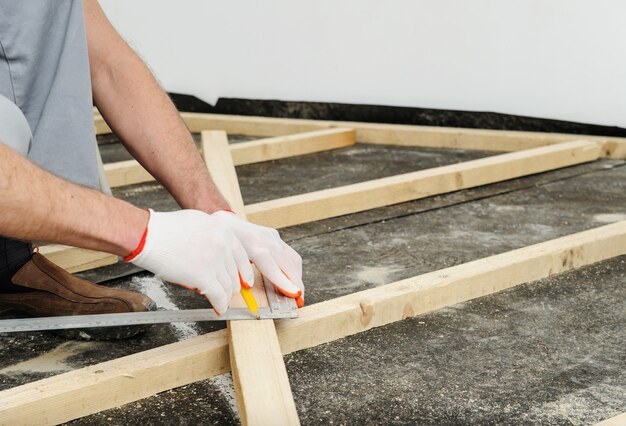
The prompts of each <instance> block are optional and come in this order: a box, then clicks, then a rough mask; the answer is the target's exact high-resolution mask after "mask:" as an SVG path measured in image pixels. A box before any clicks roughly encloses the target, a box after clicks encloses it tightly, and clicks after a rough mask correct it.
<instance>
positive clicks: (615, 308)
mask: <svg viewBox="0 0 626 426" xmlns="http://www.w3.org/2000/svg"><path fill="white" fill-rule="evenodd" d="M120 152H121V150H120V149H119V146H117V145H116V144H115V143H111V144H109V154H107V155H109V157H108V158H105V161H112V160H111V158H116V157H115V156H114V155H113V154H115V155H118V157H117V158H121V156H123V154H120ZM485 155H488V153H476V152H463V151H445V150H421V149H408V148H394V147H372V146H360V145H359V146H356V147H353V148H348V149H344V150H338V151H335V152H332V153H322V154H314V155H309V156H303V157H299V158H293V159H287V160H281V161H276V162H268V163H262V164H255V165H249V166H242V167H238V174H239V176H240V182H241V186H242V191H243V194H244V198H245V201H246V202H247V203H251V202H255V201H260V200H265V199H271V198H276V197H280V196H284V195H288V194H291V193H300V192H305V191H312V190H316V189H321V188H325V187H329V186H337V185H342V184H347V183H352V182H357V181H362V180H366V179H372V178H375V177H381V176H387V175H391V174H396V173H402V172H407V171H411V170H416V169H420V168H428V167H434V166H438V165H442V164H449V163H454V162H457V161H465V160H467V159H470V158H476V157H481V156H485ZM105 157H106V156H105ZM115 193H116V195H117V196H119V197H122V198H125V199H127V200H129V201H132V202H134V203H136V204H139V205H142V206H153V207H156V208H157V209H163V210H170V209H173V208H175V203H174V202H173V200H172V199H171V198H170V197H169V196H168V195H167V194H166V193H165V192H164V191H163V190H162V189H161V188H160V187H159V186H158V185H156V184H145V185H137V186H133V187H128V188H123V189H119V190H116V191H115ZM625 219H626V165H625V162H624V161H617V160H602V161H597V162H594V163H590V164H586V165H580V166H575V167H570V168H567V169H563V170H559V171H555V172H549V173H544V174H541V175H536V176H532V177H527V178H522V179H517V180H513V181H509V182H504V183H499V184H494V185H489V186H485V187H481V188H476V189H471V190H467V191H461V192H457V193H453V194H446V195H442V196H437V197H431V198H429V199H425V200H417V201H414V202H409V203H403V204H400V205H397V206H390V207H387V208H382V209H376V210H372V211H369V212H363V213H359V214H355V215H349V216H345V217H341V218H334V219H329V220H325V221H320V222H316V223H313V224H307V225H302V226H298V227H292V228H288V229H285V230H283V231H282V234H283V236H284V238H285V239H286V240H288V241H289V242H290V244H292V245H293V247H294V248H296V250H298V251H299V252H300V253H301V254H302V256H303V258H304V263H305V265H304V268H305V269H304V274H305V275H304V278H305V283H306V285H307V304H312V303H317V302H320V301H323V300H328V299H331V298H334V297H338V296H341V295H344V294H349V293H352V292H355V291H359V290H363V289H367V288H372V287H375V286H378V285H382V284H386V283H389V282H393V281H396V280H399V279H402V278H406V277H410V276H413V275H417V274H421V273H424V272H429V271H432V270H436V269H440V268H444V267H447V266H451V265H455V264H459V263H463V262H467V261H470V260H473V259H477V258H481V257H485V256H488V255H491V254H495V253H500V252H503V251H507V250H511V249H514V248H518V247H522V246H525V245H529V244H533V243H536V242H540V241H545V240H549V239H552V238H556V237H559V236H562V235H567V234H571V233H574V232H578V231H582V230H585V229H589V228H593V227H597V226H600V225H602V224H605V223H610V222H615V221H618V220H625ZM625 262H626V259H624V258H618V259H614V260H611V261H606V262H602V263H600V264H597V265H593V266H591V267H588V268H585V269H582V270H580V271H574V272H572V273H569V274H564V275H561V276H558V277H553V278H550V279H546V280H543V281H541V282H538V283H531V284H528V285H524V286H521V287H518V288H515V289H511V290H509V291H506V292H502V293H499V294H496V295H493V296H489V297H487V298H483V299H480V300H476V301H472V302H468V303H465V304H460V305H456V306H453V307H450V308H447V309H445V310H440V311H438V312H434V313H431V314H428V315H423V316H420V317H417V318H414V319H409V320H405V321H402V322H399V323H396V324H391V325H389V326H386V327H383V328H380V329H377V330H372V331H369V332H366V333H362V334H360V335H357V336H352V337H350V338H346V339H342V340H340V341H337V342H333V343H331V344H327V345H323V346H320V347H317V348H311V349H308V350H304V351H300V352H298V353H295V354H292V355H289V356H288V357H286V363H287V368H288V371H289V374H290V378H291V383H292V388H293V392H294V395H295V398H296V403H297V405H298V409H299V413H300V416H301V420H302V423H303V424H331V423H332V424H519V423H525V424H536V423H541V424H589V423H593V422H594V421H597V420H599V419H601V418H604V417H608V416H611V415H614V414H617V413H618V412H621V411H626V402H625V398H624V395H625V394H626V377H625V371H626V351H625V350H624V344H623V342H624V341H626V339H625V337H626V332H625V331H624V330H625V326H626V314H625V312H626V310H625V307H626V306H625V300H626V289H625V287H624V284H626V276H625V271H626V268H625ZM109 273H111V272H110V270H109V271H106V270H103V271H99V272H98V271H96V272H95V273H92V276H93V277H96V278H104V277H106V276H107V274H109ZM110 285H116V286H121V287H125V288H133V289H136V290H139V291H144V292H146V293H147V294H149V295H150V296H151V297H153V298H154V299H155V300H156V301H157V303H158V304H159V305H160V306H162V307H164V308H168V309H174V308H196V307H202V306H204V300H203V299H202V298H200V297H198V296H197V295H195V294H194V293H191V292H188V291H185V290H183V289H181V288H178V287H175V286H171V285H167V284H163V283H161V282H160V281H158V280H155V279H154V278H151V277H150V276H149V275H148V274H145V273H144V274H138V275H135V276H132V277H127V278H122V279H118V280H115V281H113V282H112V283H111V284H110ZM219 327H221V325H220V324H207V323H205V324H183V325H164V326H154V327H152V328H151V329H150V330H148V331H147V332H146V333H145V334H144V335H142V336H141V337H139V338H135V339H131V340H128V341H120V342H115V343H103V342H66V341H64V340H63V339H62V338H60V337H58V336H55V335H52V334H48V333H28V334H21V335H0V354H2V357H0V388H3V389H5V388H8V387H11V386H15V385H17V384H20V383H26V382H29V381H32V380H36V379H38V378H41V377H46V376H50V375H54V374H58V373H59V372H62V371H68V370H70V369H73V368H78V367H81V366H85V365H90V364H93V363H95V362H100V361H103V360H107V359H111V358H115V357H119V356H122V355H125V354H130V353H134V352H137V351H140V350H145V349H148V348H151V347H155V346H159V345H162V344H165V343H170V342H173V341H176V340H181V339H184V338H187V337H190V336H193V335H197V334H199V333H202V332H205V331H210V330H214V329H217V328H219ZM139 422H143V423H146V424H199V423H202V424H236V423H237V416H236V413H235V412H234V400H233V394H232V389H231V388H230V378H229V376H228V375H223V376H219V377H216V378H213V379H211V380H208V381H205V382H200V383H196V384H193V385H189V386H186V387H184V388H180V389H175V390H172V391H169V392H165V393H162V394H160V395H157V396H155V397H152V398H148V399H146V400H143V401H140V402H137V403H132V404H128V405H127V406H124V407H121V408H119V409H115V410H109V411H107V412H104V413H99V414H97V415H93V416H90V417H87V418H85V419H81V420H78V421H75V422H73V423H74V424H134V423H139Z"/></svg>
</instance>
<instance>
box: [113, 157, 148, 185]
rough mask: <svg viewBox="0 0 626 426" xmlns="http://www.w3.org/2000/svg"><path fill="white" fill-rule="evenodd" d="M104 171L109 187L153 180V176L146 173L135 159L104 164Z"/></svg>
mask: <svg viewBox="0 0 626 426" xmlns="http://www.w3.org/2000/svg"><path fill="white" fill-rule="evenodd" d="M104 172H105V173H106V176H107V180H108V182H109V186H110V187H111V188H117V187H120V186H127V185H135V184H137V183H144V182H152V181H153V180H154V176H152V175H151V174H150V173H148V171H147V170H146V169H144V168H143V166H142V165H141V164H139V163H138V162H137V161H136V160H127V161H119V162H116V163H108V164H105V165H104Z"/></svg>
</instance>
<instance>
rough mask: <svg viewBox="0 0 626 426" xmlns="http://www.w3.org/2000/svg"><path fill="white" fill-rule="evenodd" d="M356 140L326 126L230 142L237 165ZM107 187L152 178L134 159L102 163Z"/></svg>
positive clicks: (349, 132) (351, 133) (350, 133)
mask: <svg viewBox="0 0 626 426" xmlns="http://www.w3.org/2000/svg"><path fill="white" fill-rule="evenodd" d="M354 143H355V133H354V130H352V129H326V130H320V131H315V132H307V133H299V134H295V135H288V136H280V137H275V138H265V139H259V140H256V141H250V142H242V143H237V144H232V145H230V152H231V155H232V157H233V162H234V163H235V165H236V166H240V165H243V164H251V163H258V162H261V161H268V160H276V159H279V158H287V157H294V156H297V155H305V154H311V153H314V152H320V151H326V150H330V149H337V148H344V147H347V146H350V145H354ZM104 171H105V172H106V175H107V178H108V181H109V186H111V188H116V187H120V186H125V185H134V184H137V183H143V182H151V181H153V180H154V177H153V176H152V175H151V174H150V173H148V171H147V170H146V169H144V168H143V167H142V166H141V164H139V163H138V162H137V161H135V160H128V161H120V162H117V163H109V164H105V165H104Z"/></svg>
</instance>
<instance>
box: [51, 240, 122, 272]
mask: <svg viewBox="0 0 626 426" xmlns="http://www.w3.org/2000/svg"><path fill="white" fill-rule="evenodd" d="M39 252H40V253H41V254H43V255H44V256H46V258H48V260H50V261H51V262H52V263H54V264H56V265H58V266H60V267H61V268H63V269H65V270H66V271H68V272H71V273H74V272H81V271H87V270H89V269H95V268H100V267H102V266H107V265H113V264H114V263H117V260H118V259H117V256H115V255H113V254H109V253H102V252H98V251H92V250H87V249H82V248H77V247H68V246H63V245H59V244H51V245H45V246H41V247H39Z"/></svg>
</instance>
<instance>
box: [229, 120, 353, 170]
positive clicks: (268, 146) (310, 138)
mask: <svg viewBox="0 0 626 426" xmlns="http://www.w3.org/2000/svg"><path fill="white" fill-rule="evenodd" d="M355 142H356V133H355V131H354V129H346V128H337V129H324V130H316V131H313V132H305V133H298V134H295V135H287V136H278V137H274V138H266V139H260V140H256V141H251V142H243V143H237V144H234V145H231V146H230V149H231V154H232V157H233V162H234V163H235V166H239V165H242V164H251V163H259V162H261V161H268V160H278V159H280V158H288V157H295V156H298V155H305V154H312V153H314V152H320V151H328V150H330V149H337V148H345V147H347V146H351V145H354V143H355Z"/></svg>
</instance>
